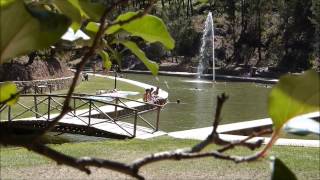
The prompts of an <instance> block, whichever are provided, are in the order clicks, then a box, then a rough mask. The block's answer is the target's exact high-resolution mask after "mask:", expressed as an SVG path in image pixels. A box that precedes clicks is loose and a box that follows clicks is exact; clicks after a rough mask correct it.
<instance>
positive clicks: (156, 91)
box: [152, 86, 159, 96]
mask: <svg viewBox="0 0 320 180" xmlns="http://www.w3.org/2000/svg"><path fill="white" fill-rule="evenodd" d="M152 94H153V95H154V96H158V94H159V86H157V88H156V90H155V91H153V93H152Z"/></svg>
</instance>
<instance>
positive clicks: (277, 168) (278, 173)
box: [270, 156, 297, 180]
mask: <svg viewBox="0 0 320 180" xmlns="http://www.w3.org/2000/svg"><path fill="white" fill-rule="evenodd" d="M270 159H271V169H272V174H271V180H283V179H290V180H296V179H297V177H296V175H295V174H294V173H293V172H292V171H291V170H290V169H289V168H288V167H287V166H286V165H285V164H284V163H283V162H282V161H281V160H280V159H278V158H275V157H273V156H272V157H271V158H270Z"/></svg>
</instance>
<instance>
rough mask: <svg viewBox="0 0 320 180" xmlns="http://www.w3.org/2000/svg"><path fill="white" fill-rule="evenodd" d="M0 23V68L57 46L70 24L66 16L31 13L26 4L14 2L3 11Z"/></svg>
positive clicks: (43, 12)
mask: <svg viewBox="0 0 320 180" xmlns="http://www.w3.org/2000/svg"><path fill="white" fill-rule="evenodd" d="M12 18H14V20H12ZM0 23H1V26H0V33H1V47H0V48H1V49H0V53H1V56H0V64H1V63H4V62H5V61H6V60H8V59H10V58H13V57H16V56H19V55H22V54H26V53H28V52H31V51H33V50H37V49H43V48H46V47H49V46H50V45H52V44H54V43H55V42H57V41H58V40H59V39H60V37H61V36H62V35H63V34H64V33H65V32H66V30H67V28H68V27H69V25H70V20H69V19H68V18H67V17H66V16H64V15H59V14H55V13H51V12H47V11H40V10H31V9H29V8H27V7H26V6H25V4H24V3H23V1H15V2H13V3H11V4H7V5H6V6H5V7H2V8H1V11H0Z"/></svg>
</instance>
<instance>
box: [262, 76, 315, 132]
mask: <svg viewBox="0 0 320 180" xmlns="http://www.w3.org/2000/svg"><path fill="white" fill-rule="evenodd" d="M319 84H320V76H319V74H318V73H317V72H315V71H313V70H310V71H307V72H305V73H304V74H303V75H299V76H297V75H285V76H283V77H281V78H280V81H279V83H278V84H277V85H276V86H274V87H273V89H272V91H271V93H270V96H269V99H268V111H269V116H270V117H271V119H272V121H273V124H274V126H275V128H276V129H280V128H281V127H282V126H283V125H284V124H285V123H286V122H287V121H289V120H290V119H291V118H293V117H296V116H298V115H302V114H306V113H309V112H317V111H320V109H319V101H320V95H319V93H320V89H319Z"/></svg>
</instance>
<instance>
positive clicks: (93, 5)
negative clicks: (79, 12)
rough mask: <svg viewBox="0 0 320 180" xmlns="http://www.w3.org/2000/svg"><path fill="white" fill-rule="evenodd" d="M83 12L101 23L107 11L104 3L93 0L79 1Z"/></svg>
mask: <svg viewBox="0 0 320 180" xmlns="http://www.w3.org/2000/svg"><path fill="white" fill-rule="evenodd" d="M78 1H79V4H80V6H81V8H82V9H83V11H84V12H85V13H86V14H87V15H88V16H89V18H91V19H92V20H94V21H99V20H100V18H101V16H102V14H103V13H104V11H105V5H104V4H103V3H99V2H94V1H92V0H78Z"/></svg>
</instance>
